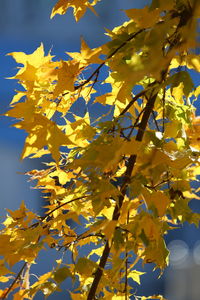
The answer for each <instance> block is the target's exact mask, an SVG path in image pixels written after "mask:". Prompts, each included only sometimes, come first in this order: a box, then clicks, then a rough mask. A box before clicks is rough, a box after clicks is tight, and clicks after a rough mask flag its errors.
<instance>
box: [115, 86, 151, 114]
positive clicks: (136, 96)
mask: <svg viewBox="0 0 200 300" xmlns="http://www.w3.org/2000/svg"><path fill="white" fill-rule="evenodd" d="M146 92H147V89H145V90H143V91H141V92H140V93H138V94H137V95H135V96H134V97H133V99H132V100H131V101H130V102H129V104H128V105H127V106H126V107H125V108H124V109H123V110H122V112H121V113H120V114H119V116H118V118H119V117H121V116H123V115H124V114H125V113H126V112H127V111H128V110H129V108H130V107H131V106H132V105H133V104H134V103H135V102H136V101H137V100H138V99H139V98H140V97H141V96H143V95H145V93H146Z"/></svg>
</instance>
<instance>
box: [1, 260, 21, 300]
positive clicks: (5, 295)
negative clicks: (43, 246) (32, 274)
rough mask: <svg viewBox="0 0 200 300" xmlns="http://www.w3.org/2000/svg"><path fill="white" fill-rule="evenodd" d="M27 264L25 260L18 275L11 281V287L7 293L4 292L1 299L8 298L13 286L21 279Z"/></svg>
mask: <svg viewBox="0 0 200 300" xmlns="http://www.w3.org/2000/svg"><path fill="white" fill-rule="evenodd" d="M26 265H27V262H25V263H24V264H23V266H22V267H21V269H20V271H19V272H18V274H17V276H16V277H15V279H14V280H13V282H12V283H11V285H10V286H9V288H8V289H7V291H6V292H5V294H3V296H2V297H1V298H0V299H2V300H3V299H6V298H7V296H8V294H9V293H10V292H11V291H12V288H13V286H14V285H15V283H16V282H17V280H18V279H20V276H21V275H22V272H23V270H24V269H25V267H26Z"/></svg>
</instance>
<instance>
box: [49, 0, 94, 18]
mask: <svg viewBox="0 0 200 300" xmlns="http://www.w3.org/2000/svg"><path fill="white" fill-rule="evenodd" d="M96 3H97V0H95V1H93V2H92V3H90V2H89V1H88V0H59V1H58V2H57V3H56V5H55V6H54V7H53V9H52V12H51V18H53V17H54V16H55V15H56V14H59V15H64V14H65V13H66V12H67V10H68V8H69V7H72V8H73V9H74V17H75V19H76V21H79V20H80V18H81V17H82V16H83V15H84V14H85V12H86V10H87V8H89V9H91V10H92V11H93V12H94V13H96V12H95V10H94V8H93V6H94V5H95V4H96Z"/></svg>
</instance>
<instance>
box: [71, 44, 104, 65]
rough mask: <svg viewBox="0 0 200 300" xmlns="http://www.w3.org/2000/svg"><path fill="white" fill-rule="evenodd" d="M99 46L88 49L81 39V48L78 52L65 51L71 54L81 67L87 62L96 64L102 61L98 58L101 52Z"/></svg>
mask: <svg viewBox="0 0 200 300" xmlns="http://www.w3.org/2000/svg"><path fill="white" fill-rule="evenodd" d="M101 52H102V49H101V47H98V48H94V49H90V48H89V47H88V45H87V43H86V42H85V41H84V39H83V38H82V39H81V50H80V53H79V52H66V53H67V54H68V55H69V56H71V57H72V58H73V59H74V60H75V61H77V62H79V63H80V66H81V67H83V66H84V67H85V66H87V65H88V64H98V63H102V60H101V59H99V55H100V54H101Z"/></svg>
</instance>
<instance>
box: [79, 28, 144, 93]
mask: <svg viewBox="0 0 200 300" xmlns="http://www.w3.org/2000/svg"><path fill="white" fill-rule="evenodd" d="M144 30H145V29H144V28H143V29H140V30H138V31H136V32H134V33H133V34H131V35H130V36H129V38H128V39H127V40H126V41H125V42H123V43H122V44H121V45H119V46H118V47H117V48H116V49H115V50H114V51H113V52H111V53H110V54H109V55H108V56H107V57H106V59H105V60H104V61H103V62H102V63H101V64H100V65H99V66H98V68H96V69H95V70H94V72H93V73H92V74H91V75H90V76H89V77H88V78H87V79H86V80H85V81H83V82H82V83H81V84H79V85H76V86H75V87H74V90H78V89H80V88H81V87H83V86H84V85H86V84H87V83H89V82H90V81H91V79H92V78H93V77H94V76H95V75H96V74H98V73H99V71H100V69H101V68H102V67H103V66H104V65H105V63H106V62H107V60H108V59H110V58H111V57H113V56H114V55H115V54H116V53H117V52H118V51H119V50H120V49H121V48H123V47H124V46H126V44H127V43H128V42H130V41H131V40H132V39H134V38H135V37H136V36H137V35H138V34H140V33H141V32H143V31H144Z"/></svg>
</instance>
